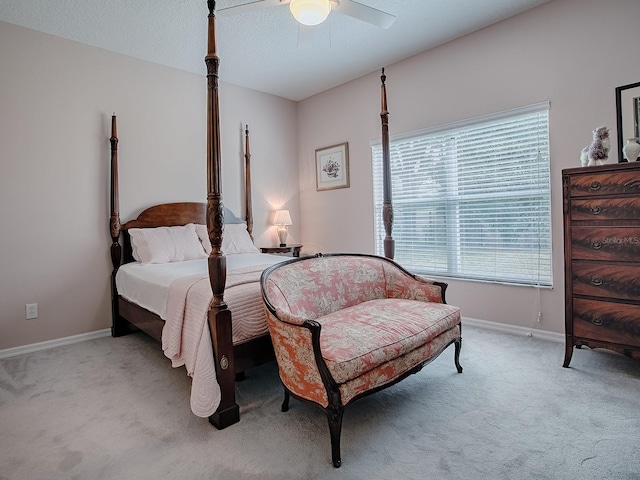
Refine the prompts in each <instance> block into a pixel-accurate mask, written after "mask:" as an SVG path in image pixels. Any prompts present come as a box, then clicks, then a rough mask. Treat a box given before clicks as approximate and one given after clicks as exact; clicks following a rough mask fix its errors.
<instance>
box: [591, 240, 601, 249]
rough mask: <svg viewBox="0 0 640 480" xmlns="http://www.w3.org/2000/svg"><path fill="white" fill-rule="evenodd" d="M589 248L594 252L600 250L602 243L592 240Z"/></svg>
mask: <svg viewBox="0 0 640 480" xmlns="http://www.w3.org/2000/svg"><path fill="white" fill-rule="evenodd" d="M591 248H593V249H594V250H600V249H601V248H602V242H601V241H599V240H594V241H593V242H591Z"/></svg>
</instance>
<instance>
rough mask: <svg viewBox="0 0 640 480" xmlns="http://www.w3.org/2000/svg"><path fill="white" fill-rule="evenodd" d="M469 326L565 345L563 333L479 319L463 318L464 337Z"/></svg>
mask: <svg viewBox="0 0 640 480" xmlns="http://www.w3.org/2000/svg"><path fill="white" fill-rule="evenodd" d="M465 325H469V326H472V327H479V328H485V329H487V330H495V331H497V332H503V333H511V334H514V335H521V336H525V337H536V338H542V339H544V340H551V341H553V342H560V343H564V341H565V336H564V334H563V333H556V332H549V331H547V330H536V329H535V328H527V327H519V326H517V325H507V324H506V323H498V322H489V321H487V320H478V319H477V318H469V317H462V335H463V336H464V327H465Z"/></svg>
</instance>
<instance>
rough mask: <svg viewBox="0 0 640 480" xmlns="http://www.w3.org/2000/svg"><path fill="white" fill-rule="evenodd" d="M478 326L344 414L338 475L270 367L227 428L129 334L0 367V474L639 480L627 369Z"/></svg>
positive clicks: (34, 479) (255, 373)
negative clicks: (198, 408) (459, 343)
mask: <svg viewBox="0 0 640 480" xmlns="http://www.w3.org/2000/svg"><path fill="white" fill-rule="evenodd" d="M563 354H564V346H563V345H562V344H559V343H554V342H549V341H545V340H540V339H536V338H530V337H519V336H514V335H509V334H502V333H497V332H493V331H488V330H483V329H479V328H472V327H466V328H464V329H463V347H462V355H461V363H462V365H463V367H464V373H462V374H458V373H456V369H455V367H454V365H453V348H452V347H450V349H449V350H447V351H446V352H445V353H444V354H442V355H441V356H440V357H439V358H438V359H437V360H436V361H435V362H433V363H432V364H430V365H428V366H426V367H425V368H424V369H423V370H422V371H421V372H420V373H418V374H417V375H412V376H411V377H409V378H407V379H405V380H404V381H402V382H401V383H399V384H397V385H395V386H393V387H391V388H389V389H387V390H384V391H382V392H379V393H377V394H375V395H373V396H370V397H367V398H365V399H363V400H360V401H358V402H356V403H355V404H353V405H352V406H350V407H349V408H348V409H347V410H346V413H345V416H344V423H343V432H342V461H343V464H342V467H341V468H339V469H334V468H333V466H332V465H331V453H330V443H329V431H328V426H327V420H326V416H325V414H324V412H322V411H321V410H320V409H317V408H314V407H313V406H310V405H306V404H303V403H301V402H298V401H295V400H293V399H292V400H291V408H290V410H289V412H287V413H282V412H281V411H280V404H281V402H282V387H281V386H280V383H279V380H278V378H277V370H276V368H275V365H273V364H271V365H266V366H263V367H260V368H258V369H254V370H252V371H250V372H249V374H248V377H247V379H246V380H245V381H244V382H241V383H238V384H237V392H238V403H239V404H240V407H241V420H240V422H239V423H238V424H236V425H233V426H231V427H229V428H227V429H225V430H221V431H218V430H216V429H215V428H214V427H212V426H211V425H209V423H208V422H207V420H206V419H201V418H197V417H195V416H193V415H192V414H191V412H190V410H189V386H190V380H189V378H188V377H187V376H186V375H185V371H184V369H172V368H171V367H170V362H169V360H168V359H166V358H165V357H164V356H163V354H162V352H161V349H160V346H159V345H158V344H157V343H155V342H153V341H152V340H150V339H148V338H147V337H145V336H144V335H142V334H135V335H130V336H127V337H123V338H117V339H116V338H102V339H99V340H93V341H88V342H83V343H79V344H74V345H70V346H65V347H59V348H56V349H51V350H46V351H41V352H36V353H32V354H27V355H22V356H19V357H13V358H8V359H4V360H0V479H2V480H9V479H10V480H23V479H24V480H51V479H91V480H101V479H157V478H170V479H184V480H186V479H205V478H206V479H222V480H226V479H229V480H231V479H234V480H258V479H260V480H268V479H284V480H288V479H296V480H298V479H349V480H350V479H518V480H525V479H640V362H638V361H634V360H631V359H628V358H626V357H623V356H620V355H616V354H612V353H608V352H605V351H591V350H589V349H582V350H576V351H575V353H574V355H573V360H572V363H571V367H572V368H570V369H565V368H562V366H561V364H562V360H563Z"/></svg>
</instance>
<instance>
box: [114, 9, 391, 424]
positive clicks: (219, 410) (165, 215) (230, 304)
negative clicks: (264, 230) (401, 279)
mask: <svg viewBox="0 0 640 480" xmlns="http://www.w3.org/2000/svg"><path fill="white" fill-rule="evenodd" d="M207 3H208V7H209V16H208V54H207V56H206V57H205V63H206V66H207V192H208V193H207V202H206V204H205V203H194V202H182V203H169V204H160V205H154V206H152V207H150V208H147V209H146V210H144V211H143V212H142V213H140V214H139V215H138V217H137V218H135V219H133V220H130V221H128V222H126V223H124V224H121V222H120V214H119V198H118V197H119V195H118V136H117V127H116V117H115V114H114V116H113V117H112V133H111V139H110V142H111V216H110V234H111V240H112V243H111V259H112V263H113V273H112V278H111V283H112V312H113V324H112V335H113V336H115V337H117V336H121V335H125V334H128V333H130V332H132V331H135V330H142V331H143V332H145V333H146V334H148V335H149V336H151V337H152V338H154V339H156V340H158V341H159V342H161V343H162V347H163V350H164V352H165V354H166V355H167V356H168V357H169V358H171V360H172V364H173V366H180V365H185V366H186V368H187V372H188V374H189V375H190V376H191V377H192V378H193V381H192V392H191V409H192V411H193V412H194V413H195V414H196V415H198V416H201V417H208V418H209V422H210V423H211V424H213V425H214V426H215V427H216V428H219V429H222V428H225V427H227V426H229V425H232V424H234V423H236V422H237V421H238V420H239V418H240V411H239V406H238V404H237V403H236V399H235V380H236V375H240V374H242V373H243V372H244V371H245V370H247V369H248V368H250V367H253V366H256V365H259V364H262V363H265V362H267V361H271V360H272V359H274V354H273V346H272V344H271V339H270V337H269V335H268V330H267V325H266V317H265V312H264V303H263V301H262V297H261V293H260V283H259V280H260V274H261V272H262V271H263V270H264V269H265V268H267V267H269V266H270V265H272V264H274V263H277V262H281V261H283V260H286V257H285V258H283V257H280V256H274V255H265V254H260V253H258V250H257V249H255V246H254V245H253V240H252V239H253V237H252V230H253V214H252V204H251V167H250V158H251V155H250V150H249V131H248V127H247V129H246V130H245V141H246V144H245V181H246V186H245V187H246V188H245V195H246V198H245V204H246V211H245V218H246V223H245V222H242V221H241V220H239V219H238V218H237V217H236V216H235V215H234V214H233V213H232V212H231V211H229V210H227V209H226V208H225V207H224V206H223V203H222V188H221V178H222V176H221V159H220V117H219V103H218V65H219V58H218V56H217V53H216V34H215V15H214V10H215V1H213V0H208V2H207ZM381 79H382V112H381V118H382V141H383V163H384V168H383V170H384V175H385V178H386V180H385V182H384V186H385V195H384V199H385V200H384V209H383V217H384V224H385V230H386V233H387V237H386V238H385V256H387V257H390V258H392V257H393V240H392V239H391V222H392V219H393V213H392V208H391V202H390V198H391V197H390V182H389V181H388V177H389V153H388V152H389V148H388V142H389V137H388V124H387V119H388V112H387V108H386V90H385V76H384V70H383V74H382V77H381ZM223 231H224V236H223ZM121 238H122V244H121V243H120V239H121ZM196 242H197V243H196ZM199 247H200V248H199ZM225 295H226V297H225ZM232 312H233V324H232Z"/></svg>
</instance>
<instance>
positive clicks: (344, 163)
mask: <svg viewBox="0 0 640 480" xmlns="http://www.w3.org/2000/svg"><path fill="white" fill-rule="evenodd" d="M336 188H349V143H348V142H345V143H339V144H337V145H332V146H330V147H324V148H319V149H317V150H316V190H317V191H319V192H320V191H323V190H334V189H336Z"/></svg>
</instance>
